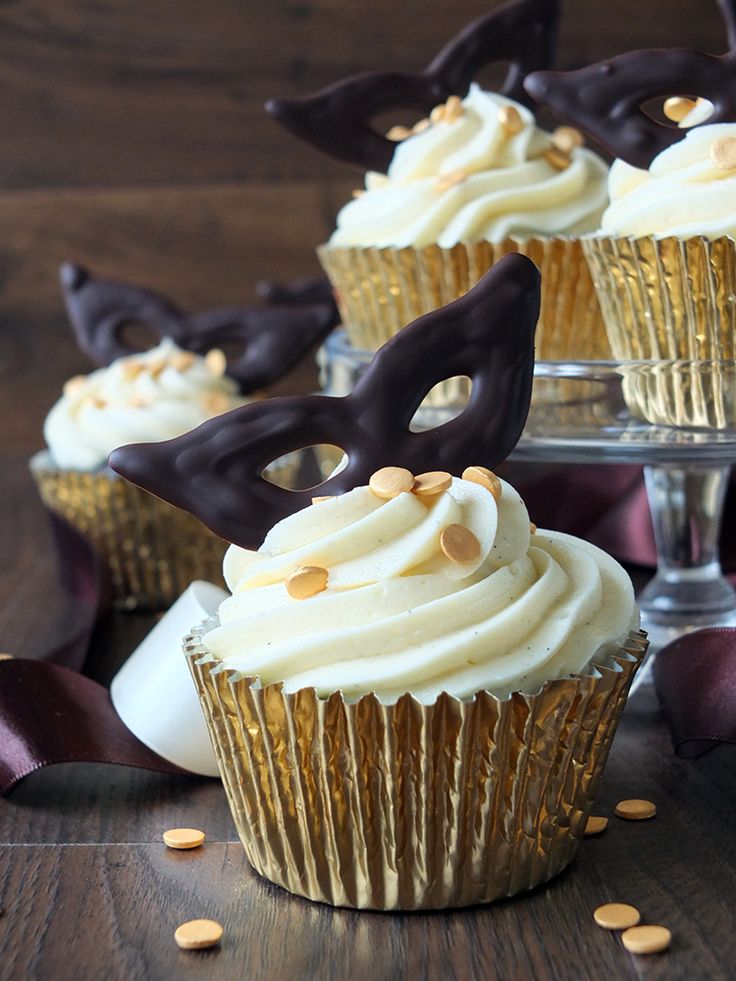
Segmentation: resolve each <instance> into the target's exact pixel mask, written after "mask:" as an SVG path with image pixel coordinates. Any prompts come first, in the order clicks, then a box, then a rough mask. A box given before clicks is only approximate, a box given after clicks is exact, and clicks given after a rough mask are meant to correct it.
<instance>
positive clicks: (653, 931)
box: [621, 926, 672, 954]
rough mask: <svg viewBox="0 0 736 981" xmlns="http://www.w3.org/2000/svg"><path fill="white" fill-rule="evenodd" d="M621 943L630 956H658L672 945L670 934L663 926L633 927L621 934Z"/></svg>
mask: <svg viewBox="0 0 736 981" xmlns="http://www.w3.org/2000/svg"><path fill="white" fill-rule="evenodd" d="M621 942H622V943H623V945H624V947H625V948H626V949H627V950H628V951H630V952H631V953H632V954H660V953H661V952H662V951H663V950H667V948H668V947H669V945H670V944H671V943H672V934H671V933H670V931H669V930H668V929H667V927H663V926H635V927H631V928H630V929H629V930H626V931H625V932H624V933H622V934H621Z"/></svg>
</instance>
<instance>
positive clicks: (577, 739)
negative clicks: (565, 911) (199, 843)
mask: <svg viewBox="0 0 736 981" xmlns="http://www.w3.org/2000/svg"><path fill="white" fill-rule="evenodd" d="M215 622H216V621H209V622H207V623H205V624H203V625H202V626H201V627H200V628H198V629H196V630H195V631H193V632H192V634H191V635H190V636H189V637H187V638H186V640H185V642H184V650H185V653H186V655H187V657H188V662H189V666H190V669H191V671H192V676H193V678H194V682H195V685H196V687H197V691H198V693H199V698H200V701H201V704H202V707H203V710H204V714H205V718H206V721H207V725H208V728H209V731H210V736H211V738H212V742H213V745H214V749H215V754H216V756H217V760H218V765H219V768H220V772H221V774H222V779H223V783H224V786H225V791H226V793H227V797H228V801H229V803H230V808H231V810H232V814H233V818H234V820H235V824H236V827H237V830H238V834H239V835H240V839H241V841H242V843H243V846H244V848H245V851H246V854H247V856H248V859H249V861H250V862H251V864H252V865H253V867H254V868H255V869H256V871H257V872H259V873H260V874H261V875H263V876H265V877H266V878H267V879H270V880H271V881H272V882H275V883H277V884H278V885H280V886H283V887H284V888H285V889H288V890H289V891H290V892H293V893H297V894H298V895H300V896H305V897H307V898H308V899H312V900H318V901H321V902H326V903H330V904H332V905H336V906H350V907H357V908H361V909H381V910H414V909H436V908H447V907H454V906H467V905H472V904H475V903H485V902H490V901H491V900H494V899H499V898H501V897H504V896H512V895H514V894H516V893H518V892H522V891H524V890H527V889H531V888H533V887H534V886H537V885H539V884H540V883H543V882H546V881H547V880H549V879H551V878H552V877H553V876H555V875H557V874H558V873H559V872H560V871H562V869H564V868H565V867H566V866H567V865H568V864H569V862H570V861H571V860H572V858H573V856H574V854H575V850H576V847H577V844H578V841H579V839H580V837H581V836H582V833H583V829H584V827H585V823H586V821H587V818H588V815H589V814H590V809H591V806H592V803H593V799H594V796H595V793H596V789H597V786H598V781H599V779H600V776H601V773H602V771H603V767H604V764H605V761H606V758H607V756H608V751H609V749H610V746H611V742H612V740H613V736H614V733H615V730H616V725H617V723H618V720H619V717H620V715H621V711H622V710H623V706H624V703H625V701H626V695H627V693H628V689H629V686H630V684H631V681H632V678H633V676H634V673H635V671H636V668H637V667H638V665H639V663H640V662H641V659H642V657H643V656H644V653H645V651H646V647H647V642H646V639H645V636H646V635H644V634H643V633H641V632H636V633H632V634H631V635H630V637H629V640H628V642H627V643H626V645H625V646H624V648H623V649H622V650H621V651H620V652H619V653H618V654H616V655H615V656H614V657H612V658H611V659H610V661H609V662H608V664H607V665H606V666H598V667H596V668H594V669H591V671H590V673H584V674H580V675H574V676H571V677H568V678H561V679H558V680H554V681H550V682H548V683H547V684H545V685H544V687H543V688H542V689H541V691H540V692H539V693H538V694H536V695H522V694H514V695H512V696H511V697H510V698H508V699H505V700H501V699H498V698H495V697H494V696H493V695H490V694H489V693H488V692H479V693H478V694H477V695H476V696H475V697H474V698H473V699H472V700H471V701H467V702H463V701H460V700H458V699H456V698H454V697H452V696H449V695H446V694H443V695H440V696H439V698H438V699H437V700H436V702H434V703H433V704H431V705H424V704H421V703H419V702H418V701H416V700H415V699H414V698H413V697H412V696H411V695H409V694H407V695H404V696H402V697H401V698H400V699H399V700H398V701H397V702H396V703H395V704H383V703H382V702H381V701H380V699H379V698H377V697H376V696H375V695H366V696H364V697H362V698H360V699H359V700H358V701H355V702H347V701H346V700H345V699H344V698H343V696H342V694H341V693H340V692H336V693H334V694H333V695H331V696H330V697H329V698H326V699H323V698H319V697H318V696H317V695H316V693H315V691H314V689H302V690H300V691H297V692H295V693H293V694H288V693H286V692H285V691H284V690H283V686H282V685H268V686H266V687H261V686H260V685H259V683H258V681H257V679H255V678H252V677H238V675H237V674H236V673H235V672H233V671H229V670H226V669H224V668H223V667H222V666H220V665H219V664H218V662H217V661H215V659H214V658H213V657H212V655H211V654H208V652H207V649H206V636H203V635H204V634H205V633H206V631H207V629H209V628H210V627H211V626H213V625H214V624H215Z"/></svg>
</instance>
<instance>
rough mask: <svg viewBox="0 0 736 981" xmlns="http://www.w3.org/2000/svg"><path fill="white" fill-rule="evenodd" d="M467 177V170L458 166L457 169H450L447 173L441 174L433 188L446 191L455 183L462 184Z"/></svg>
mask: <svg viewBox="0 0 736 981" xmlns="http://www.w3.org/2000/svg"><path fill="white" fill-rule="evenodd" d="M467 178H468V174H467V171H465V170H463V169H462V167H458V169H457V170H451V171H450V173H449V174H441V175H440V177H439V178H438V179H437V181H436V183H435V185H434V186H435V190H437V191H447V190H449V189H450V188H451V187H455V185H457V184H462V182H463V181H465V180H467Z"/></svg>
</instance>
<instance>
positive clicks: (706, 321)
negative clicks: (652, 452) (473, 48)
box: [525, 4, 736, 429]
mask: <svg viewBox="0 0 736 981" xmlns="http://www.w3.org/2000/svg"><path fill="white" fill-rule="evenodd" d="M719 7H720V9H721V13H722V15H723V17H724V20H725V22H726V28H727V34H728V37H729V40H730V39H731V38H734V37H736V19H735V18H736V14H734V11H733V5H732V4H720V5H719ZM734 78H736V63H735V62H734V51H733V50H732V51H730V52H729V53H727V54H726V55H724V56H723V57H722V58H716V57H714V56H712V55H706V54H704V53H701V52H696V51H686V50H681V49H675V50H664V49H663V50H651V51H645V50H643V51H632V52H629V53H628V54H625V55H620V56H618V57H616V58H612V59H610V60H608V61H605V62H600V63H598V64H593V65H590V66H588V67H586V68H581V69H578V70H576V71H573V72H536V73H534V74H532V75H530V76H529V77H528V78H527V80H526V82H525V85H526V87H527V89H528V91H529V92H530V93H531V94H532V95H533V96H534V97H535V98H537V99H538V100H539V101H540V102H541V103H543V104H545V105H547V106H549V107H550V108H551V109H553V110H554V111H555V112H556V113H557V114H558V115H559V117H560V118H561V119H563V120H565V121H567V122H571V123H574V124H575V125H577V126H580V127H581V128H583V129H585V130H586V131H587V133H588V135H590V136H591V137H592V138H594V139H596V140H598V141H600V142H601V143H602V144H603V145H604V146H606V148H607V149H608V150H609V151H610V152H611V153H612V154H614V155H615V156H616V158H617V159H616V160H615V162H614V163H613V165H612V167H611V171H610V177H609V195H610V204H609V206H608V208H607V209H606V211H605V212H604V214H603V216H602V219H601V226H600V229H598V230H597V231H596V232H595V234H593V235H591V236H587V237H586V238H585V239H584V241H583V247H584V249H585V253H586V256H587V259H588V261H589V264H590V268H591V271H592V275H593V280H594V282H595V286H596V290H597V292H598V295H599V299H600V303H601V309H602V312H603V316H604V319H605V324H606V330H607V333H608V338H609V341H610V345H611V351H612V353H613V356H614V357H615V358H616V359H617V360H621V361H624V362H626V361H634V362H639V364H638V365H631V366H629V367H625V368H624V369H623V375H624V395H625V398H626V401H627V404H628V406H629V408H630V410H631V411H632V413H633V414H634V415H636V416H637V417H639V418H641V419H644V420H646V421H648V422H651V423H660V424H663V425H669V426H684V427H696V428H706V429H732V428H734V426H736V360H735V358H736V300H735V298H734V283H735V282H736V240H735V238H734V236H736V104H734V103H733V100H732V98H731V97H730V96H729V95H728V94H727V93H728V92H729V91H730V87H732V86H733V81H734ZM724 93H725V94H724Z"/></svg>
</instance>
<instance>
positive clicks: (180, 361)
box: [171, 351, 195, 371]
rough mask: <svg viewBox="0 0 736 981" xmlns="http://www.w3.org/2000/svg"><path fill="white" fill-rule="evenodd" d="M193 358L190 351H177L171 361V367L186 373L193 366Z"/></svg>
mask: <svg viewBox="0 0 736 981" xmlns="http://www.w3.org/2000/svg"><path fill="white" fill-rule="evenodd" d="M194 361H195V357H194V355H193V354H192V352H191V351H179V353H178V354H175V355H174V357H173V358H172V359H171V364H172V367H174V368H176V370H177V371H187V370H188V369H189V368H191V367H192V365H193V364H194Z"/></svg>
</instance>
